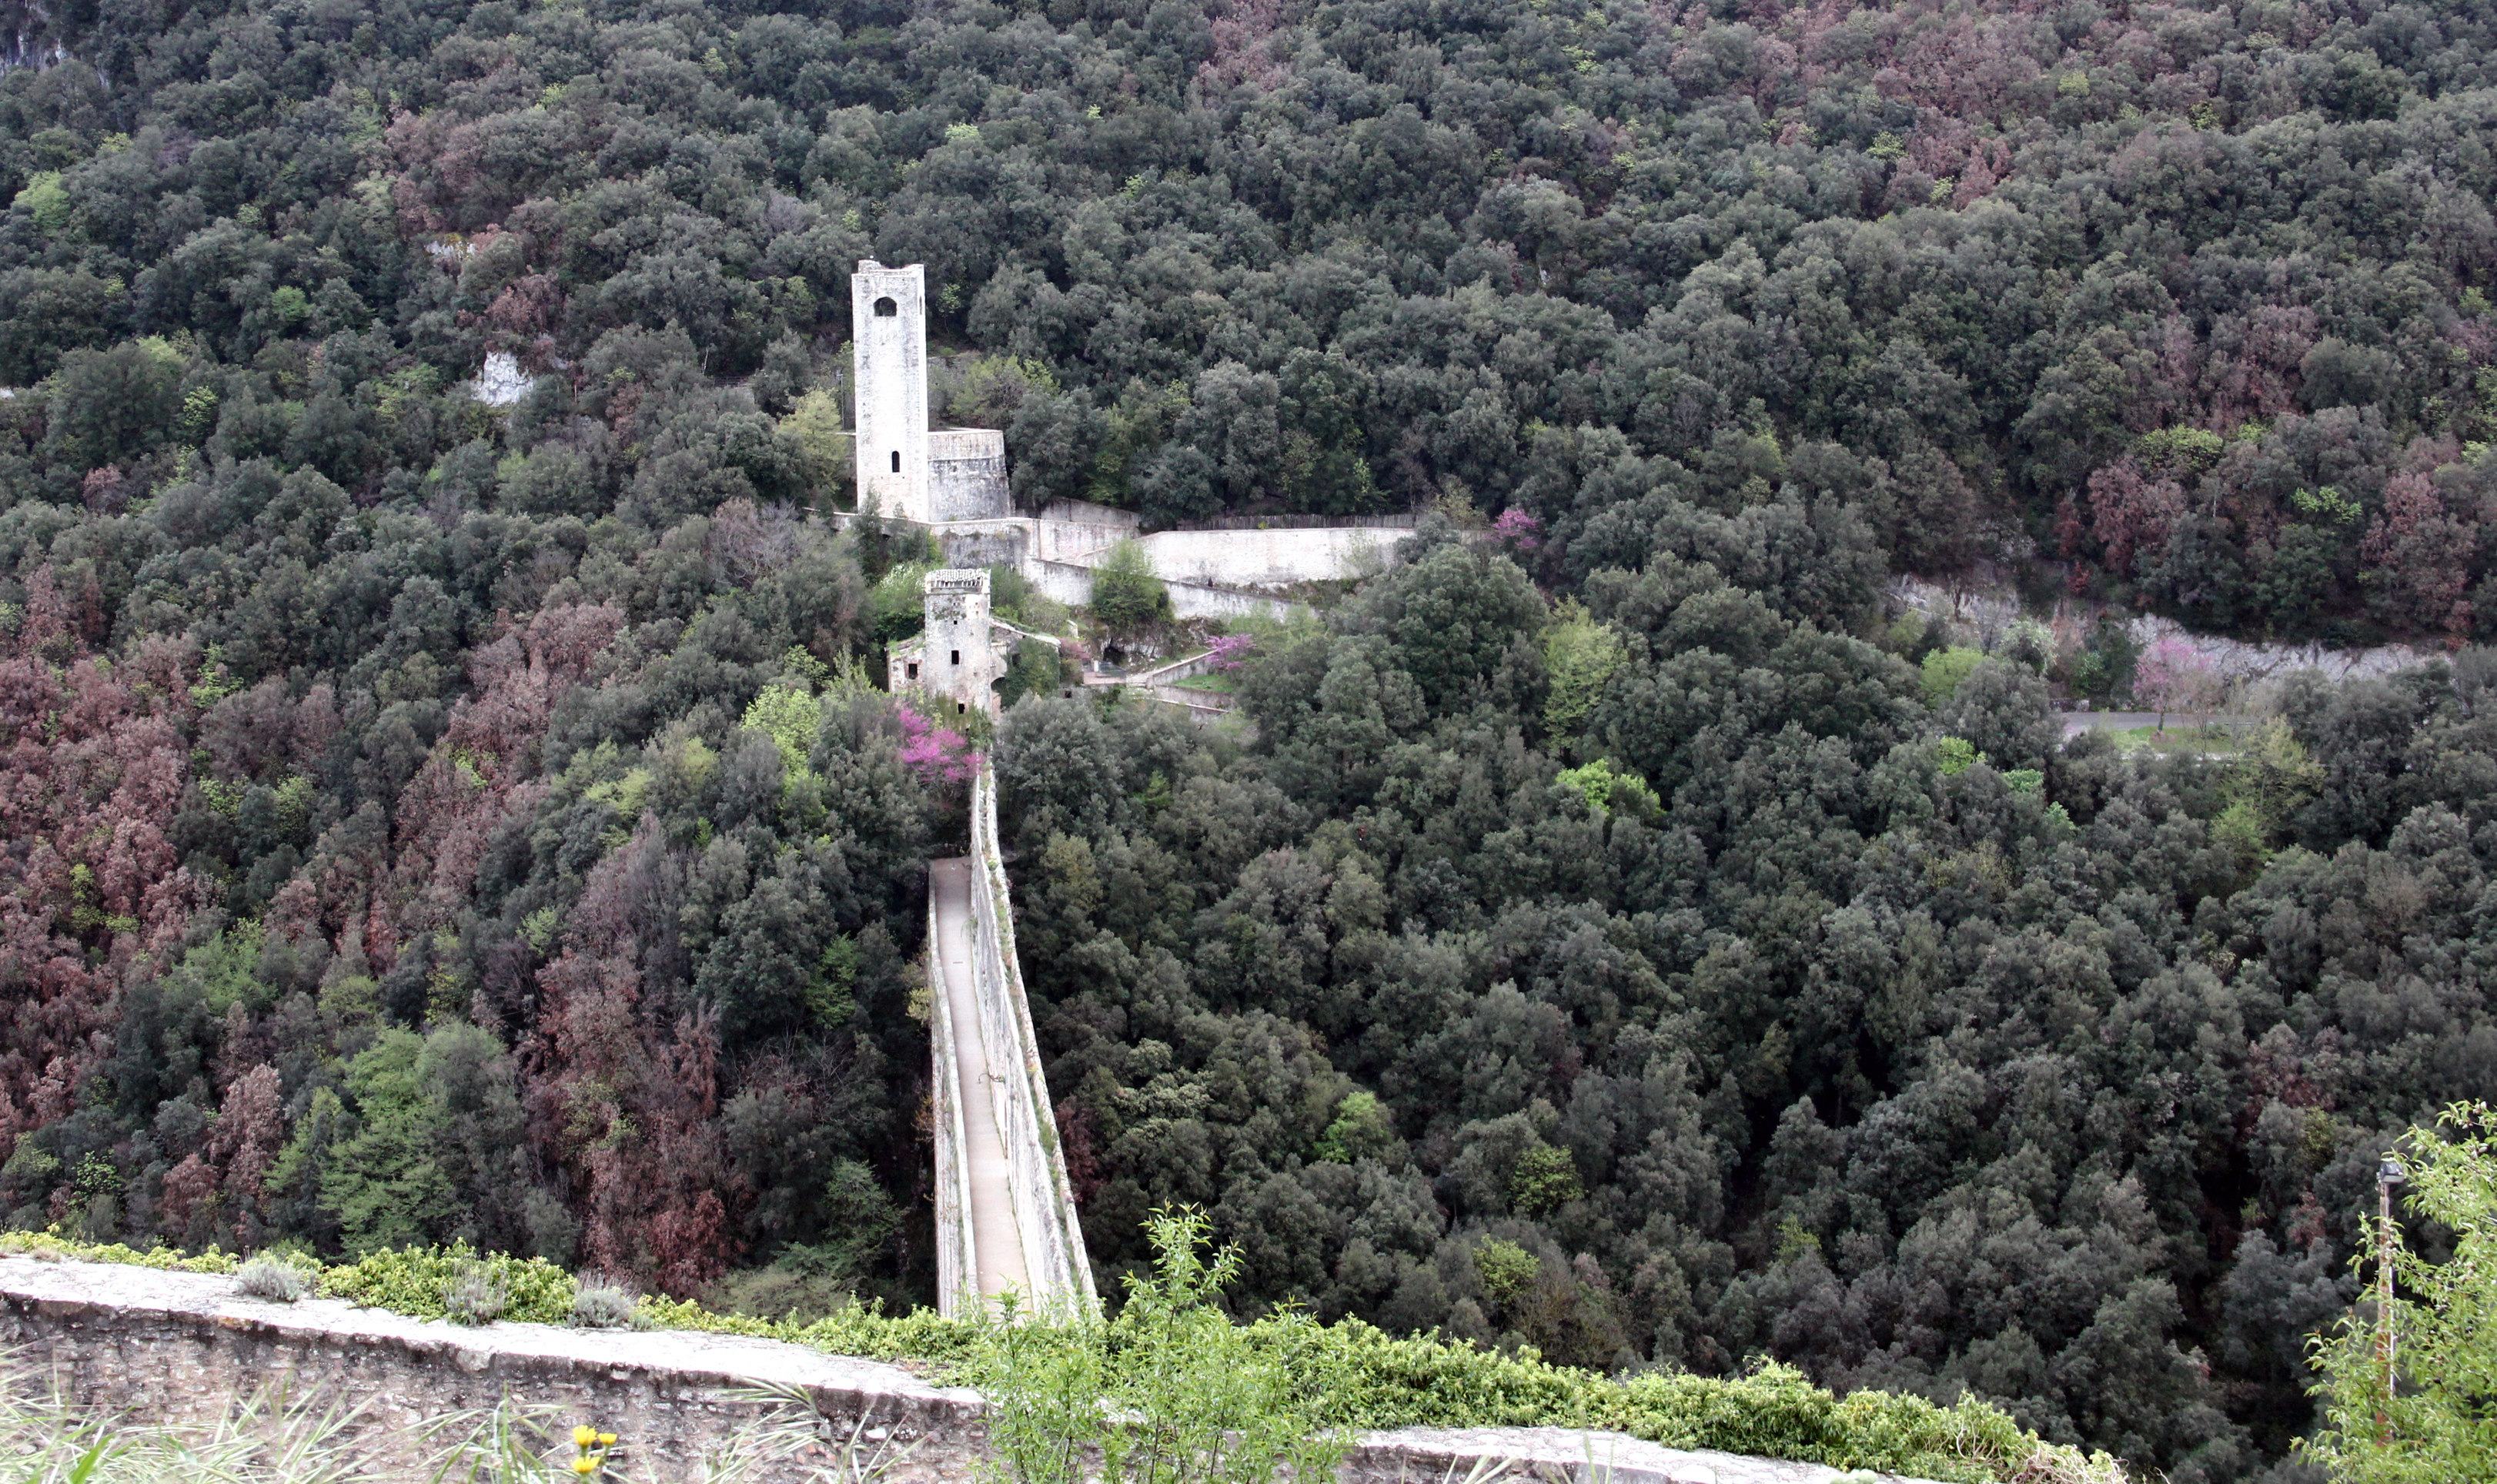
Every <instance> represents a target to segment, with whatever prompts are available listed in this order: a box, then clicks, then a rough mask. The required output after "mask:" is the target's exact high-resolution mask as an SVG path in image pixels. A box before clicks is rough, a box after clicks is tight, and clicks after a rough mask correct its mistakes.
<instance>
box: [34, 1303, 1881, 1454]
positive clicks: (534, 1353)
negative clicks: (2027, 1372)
mask: <svg viewBox="0 0 2497 1484" xmlns="http://www.w3.org/2000/svg"><path fill="white" fill-rule="evenodd" d="M234 1287H235V1285H234V1280H233V1279H227V1278H215V1277H209V1276H207V1275H205V1274H195V1273H157V1272H151V1271H149V1270H147V1269H144V1268H126V1267H106V1266H100V1265H91V1264H86V1263H44V1262H37V1261H34V1260H33V1259H30V1258H24V1257H8V1258H0V1342H4V1343H6V1344H7V1345H8V1346H9V1347H10V1348H11V1349H12V1350H13V1351H14V1352H15V1359H16V1363H17V1366H18V1380H17V1384H19V1385H22V1386H25V1387H28V1388H30V1389H32V1390H35V1391H38V1392H43V1391H50V1390H55V1389H56V1390H57V1391H58V1393H59V1394H60V1395H61V1396H63V1397H65V1398H67V1399H68V1400H70V1401H72V1402H74V1403H78V1404H80V1405H89V1406H94V1407H97V1408H100V1409H104V1410H107V1411H111V1412H117V1413H125V1414H127V1415H128V1416H130V1417H131V1418H132V1419H133V1420H135V1421H141V1422H149V1423H190V1424H203V1425H205V1424H210V1423H213V1422H214V1421H216V1420H217V1419H218V1418H219V1417H221V1416H223V1415H225V1414H226V1412H227V1410H228V1408H230V1407H231V1406H233V1405H235V1403H236V1402H237V1401H238V1400H240V1399H243V1398H247V1397H250V1396H252V1395H253V1394H255V1393H268V1394H277V1393H280V1392H282V1393H284V1394H285V1395H286V1396H287V1397H289V1398H291V1399H293V1400H296V1401H302V1402H310V1403H312V1404H314V1405H331V1404H340V1405H358V1404H362V1405H363V1411H362V1412H361V1413H360V1414H359V1415H358V1418H357V1423H358V1425H359V1426H360V1427H361V1428H363V1429H364V1430H366V1431H367V1432H368V1433H397V1432H400V1431H402V1430H404V1429H406V1428H408V1427H410V1426H413V1425H418V1424H423V1423H426V1422H430V1421H434V1420H436V1419H439V1418H441V1417H443V1416H445V1415H446V1414H448V1413H451V1412H455V1411H459V1410H464V1409H470V1408H484V1407H490V1406H493V1405H496V1404H497V1403H499V1402H501V1401H503V1400H504V1399H506V1398H509V1399H510V1400H511V1401H513V1402H516V1403H519V1404H522V1405H554V1406H558V1407H560V1408H562V1409H563V1413H564V1415H565V1418H566V1420H573V1419H578V1420H580V1421H584V1422H595V1423H596V1424H597V1425H598V1426H599V1427H601V1428H603V1429H605V1430H607V1431H609V1432H613V1433H615V1434H616V1435H617V1436H618V1437H621V1438H622V1439H623V1444H624V1447H625V1449H626V1450H627V1451H625V1452H624V1453H623V1454H622V1455H620V1457H619V1462H623V1461H625V1460H629V1461H630V1462H629V1465H628V1466H627V1471H628V1472H629V1473H630V1474H631V1476H632V1477H633V1478H635V1479H639V1480H646V1481H648V1484H691V1481H693V1480H697V1479H700V1478H701V1477H702V1476H703V1474H702V1468H701V1461H702V1459H703V1457H704V1455H706V1454H707V1453H710V1452H711V1451H713V1450H715V1449H717V1448H718V1447H719V1446H720V1445H721V1444H722V1443H724V1442H726V1441H727V1440H728V1439H729V1437H732V1436H733V1435H734V1434H735V1433H736V1431H737V1430H738V1429H739V1428H740V1427H741V1426H743V1425H744V1424H746V1423H748V1422H750V1421H752V1420H753V1419H755V1418H757V1417H759V1416H760V1415H762V1414H763V1413H764V1412H765V1411H766V1410H767V1408H768V1407H769V1405H770V1404H769V1403H767V1402H766V1401H763V1400H759V1399H757V1398H755V1397H753V1396H751V1395H749V1394H747V1393H749V1392H750V1391H751V1390H752V1389H753V1388H758V1387H772V1388H775V1389H787V1390H794V1392H795V1393H796V1394H797V1395H798V1396H800V1397H803V1398H804V1399H805V1400H806V1403H807V1404H808V1405H812V1406H813V1408H814V1409H815V1411H816V1412H817V1414H818V1415H819V1416H821V1417H822V1418H823V1419H824V1423H825V1426H824V1428H823V1431H824V1433H825V1434H826V1435H828V1436H829V1437H833V1438H834V1439H835V1440H837V1441H838V1440H841V1439H846V1438H848V1437H851V1435H852V1430H853V1429H854V1428H861V1429H862V1430H861V1436H862V1437H864V1438H865V1439H866V1441H867V1443H868V1444H869V1446H881V1447H883V1448H885V1449H887V1450H888V1457H893V1456H898V1462H894V1463H893V1464H892V1466H891V1468H889V1469H888V1470H887V1471H886V1472H885V1473H884V1474H883V1475H882V1477H883V1479H884V1480H886V1481H888V1484H932V1481H936V1480H961V1479H967V1478H976V1477H979V1476H981V1475H980V1466H981V1463H982V1461H983V1455H984V1451H985V1445H986V1433H985V1426H984V1420H983V1419H984V1416H985V1411H986V1407H985V1404H984V1403H983V1402H982V1401H981V1399H980V1397H979V1396H978V1394H977V1393H975V1392H970V1391H966V1390H963V1389H961V1388H959V1387H943V1386H934V1385H931V1384H930V1383H929V1382H927V1381H925V1380H922V1379H920V1378H919V1377H918V1376H915V1375H913V1374H911V1373H909V1372H907V1371H905V1370H903V1369H901V1367H899V1366H890V1365H884V1364H882V1363H879V1362H876V1361H868V1360H852V1359H848V1358H845V1357H842V1356H838V1355H826V1354H823V1353H821V1352H819V1351H815V1350H810V1349H807V1348H806V1347H804V1346H801V1345H793V1344H783V1343H779V1342H774V1341H769V1340H743V1339H737V1338H734V1337H730V1336H720V1335H700V1334H690V1333H687V1332H684V1331H680V1330H665V1331H657V1332H650V1333H640V1334H636V1333H627V1332H622V1331H616V1330H566V1329H555V1328H553V1327H550V1326H547V1325H540V1324H490V1325H486V1326H482V1327H480V1328H475V1329H465V1328H460V1327H458V1326H454V1325H450V1324H442V1323H433V1322H427V1321H423V1320H416V1319H404V1318H400V1317H397V1316H395V1315H392V1314H385V1313H381V1312H378V1311H376V1310H368V1309H357V1308H355V1307H353V1306H351V1305H348V1304H345V1303H342V1302H339V1301H337V1300H331V1299H307V1300H305V1301H303V1302H302V1303H300V1304H291V1305H286V1304H265V1303H259V1302H256V1301H253V1300H250V1299H244V1298H239V1297H237V1295H236V1294H235V1291H234ZM862 1424H864V1426H863V1428H862ZM821 1462H822V1461H821V1460H816V1461H811V1463H810V1465H809V1467H810V1468H811V1467H812V1465H813V1464H819V1463H821ZM1502 1462H1506V1463H1509V1464H1510V1465H1511V1468H1512V1471H1511V1472H1510V1473H1508V1474H1507V1475H1505V1476H1506V1477H1510V1478H1528V1477H1531V1478H1536V1479H1555V1480H1564V1479H1565V1480H1570V1481H1572V1484H1596V1481H1598V1480H1602V1481H1606V1484H1831V1481H1832V1480H1833V1479H1835V1478H1836V1477H1837V1470H1836V1469H1832V1468H1823V1467H1821V1466H1819V1465H1817V1464H1792V1463H1780V1462H1776V1461H1773V1460H1768V1459H1755V1458H1742V1457H1739V1456H1736V1455H1734V1454H1730V1453H1695V1452H1684V1451H1680V1450H1676V1449H1672V1448H1664V1447H1659V1446H1658V1445H1657V1444H1655V1443H1649V1442H1641V1441H1639V1440H1637V1439H1635V1438H1631V1437H1623V1436H1622V1435H1620V1434H1618V1433H1583V1432H1577V1431H1573V1430H1570V1429H1565V1428H1508V1429H1465V1430H1459V1429H1441V1428H1407V1429H1402V1430H1400V1431H1397V1432H1392V1433H1371V1434H1366V1435H1363V1436H1362V1437H1359V1438H1358V1439H1356V1440H1355V1444H1354V1447H1353V1448H1352V1451H1351V1452H1350V1454H1349V1455H1348V1456H1347V1457H1346V1458H1345V1460H1344V1465H1343V1468H1342V1469H1341V1470H1340V1471H1339V1474H1338V1477H1339V1478H1340V1479H1342V1480H1343V1484H1391V1481H1394V1484H1424V1481H1441V1480H1448V1479H1463V1478H1467V1477H1470V1476H1477V1477H1478V1476H1489V1475H1491V1474H1492V1469H1491V1468H1488V1467H1484V1468H1482V1473H1481V1474H1479V1475H1478V1474H1476V1473H1475V1470H1476V1468H1477V1467H1478V1466H1486V1465H1491V1464H1499V1463H1502ZM1529 1469H1532V1470H1533V1471H1532V1472H1531V1473H1530V1472H1528V1470H1529ZM427 1473H428V1466H427V1461H426V1459H425V1457H424V1456H423V1454H422V1452H421V1451H419V1450H411V1449H407V1448H405V1447H403V1446H402V1447H397V1448H392V1449H376V1450H375V1451H374V1453H373V1455H372V1462H371V1467H369V1468H366V1469H365V1470H363V1471H362V1472H360V1473H359V1474H358V1477H359V1478H364V1479H371V1480H375V1481H387V1484H402V1481H403V1484H419V1481H421V1480H424V1479H426V1478H427ZM786 1477H788V1478H790V1479H792V1480H793V1481H794V1480H795V1479H797V1478H800V1477H806V1478H815V1477H819V1475H815V1474H813V1473H811V1472H809V1473H805V1474H799V1473H796V1472H792V1473H791V1474H789V1475H786ZM1911 1484H1912V1481H1911Z"/></svg>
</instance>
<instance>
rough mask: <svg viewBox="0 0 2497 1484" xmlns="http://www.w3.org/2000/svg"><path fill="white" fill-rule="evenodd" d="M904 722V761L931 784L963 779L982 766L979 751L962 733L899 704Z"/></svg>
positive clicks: (896, 713)
mask: <svg viewBox="0 0 2497 1484" xmlns="http://www.w3.org/2000/svg"><path fill="white" fill-rule="evenodd" d="M893 710H894V715H895V716H896V717H897V718H898V719H899V720H900V721H901V765H902V766H903V767H905V768H907V769H909V770H910V771H911V773H913V774H916V775H917V776H918V778H919V781H920V782H922V783H925V784H928V785H929V786H931V787H937V786H940V785H944V784H951V783H961V782H964V781H965V780H966V779H968V778H969V777H970V776H971V774H972V771H973V770H975V769H977V768H978V767H979V766H980V755H979V754H978V753H977V752H974V751H972V750H971V744H970V742H969V741H968V740H967V739H965V738H964V736H963V734H962V733H960V732H957V731H955V730H954V729H953V728H951V727H940V726H938V725H936V724H935V723H934V722H932V721H930V720H929V719H928V718H927V717H925V716H922V715H920V714H919V713H918V712H917V711H915V710H911V709H910V708H909V707H907V706H897V707H895V708H894V709H893Z"/></svg>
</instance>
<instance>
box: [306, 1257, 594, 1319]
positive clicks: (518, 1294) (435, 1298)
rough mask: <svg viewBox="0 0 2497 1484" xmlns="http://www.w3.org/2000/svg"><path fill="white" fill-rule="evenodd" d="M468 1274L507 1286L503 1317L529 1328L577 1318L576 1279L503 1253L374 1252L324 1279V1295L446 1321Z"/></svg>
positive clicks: (551, 1267) (548, 1265) (552, 1267)
mask: <svg viewBox="0 0 2497 1484" xmlns="http://www.w3.org/2000/svg"><path fill="white" fill-rule="evenodd" d="M464 1270H473V1271H477V1272H480V1273H483V1274H485V1275H487V1276H490V1278H492V1279H495V1280H497V1281H499V1282H501V1283H502V1285H503V1291H504V1293H505V1294H506V1295H507V1303H506V1305H505V1308H504V1310H503V1315H502V1316H503V1317H504V1318H506V1319H516V1320H519V1321H521V1322H522V1323H526V1324H562V1323H564V1322H566V1321H567V1320H568V1319H570V1318H571V1316H572V1291H573V1281H572V1275H570V1274H568V1273H566V1272H564V1271H563V1270H562V1269H561V1268H558V1267H556V1266H555V1265H554V1264H553V1263H550V1262H546V1261H543V1260H542V1259H539V1258H535V1257H529V1258H521V1257H510V1256H505V1255H503V1254H502V1253H499V1252H498V1253H494V1254H492V1255H490V1256H485V1257H480V1256H478V1255H477V1254H476V1253H474V1252H471V1251H470V1250H469V1249H468V1248H466V1247H402V1248H400V1249H398V1250H396V1251H390V1252H374V1253H372V1254H371V1255H369V1256H366V1257H361V1258H358V1259H357V1260H356V1261H354V1262H351V1263H343V1264H341V1265H339V1266H337V1267H334V1268H332V1269H330V1270H329V1271H328V1272H326V1273H324V1274H322V1275H321V1291H322V1292H323V1293H325V1294H327V1295H329V1296H330V1297H332V1298H336V1299H347V1300H349V1301H351V1302H354V1303H358V1304H363V1305H366V1306H369V1307H371V1308H374V1309H386V1310H390V1311H391V1312H392V1313H396V1314H406V1315H408V1316H409V1317H410V1318H415V1319H445V1318H449V1317H450V1311H449V1310H448V1308H447V1307H446V1305H445V1301H446V1300H447V1299H448V1297H449V1295H450V1292H451V1285H452V1284H453V1282H454V1281H456V1280H457V1279H458V1278H459V1277H460V1275H461V1273H462V1272H463V1271H464Z"/></svg>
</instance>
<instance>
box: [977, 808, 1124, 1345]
mask: <svg viewBox="0 0 2497 1484" xmlns="http://www.w3.org/2000/svg"><path fill="white" fill-rule="evenodd" d="M971 914H972V926H973V930H974V931H973V940H972V954H971V958H972V968H971V972H972V982H973V985H974V987H975V991H976V994H975V997H976V998H977V1000H978V1002H979V1007H980V1032H981V1036H982V1038H983V1039H984V1040H985V1041H986V1042H987V1043H988V1045H989V1047H990V1048H991V1059H992V1062H993V1064H994V1065H995V1066H996V1068H997V1069H998V1071H999V1073H1000V1075H1001V1082H1000V1084H999V1085H998V1087H997V1088H996V1111H997V1126H998V1132H999V1134H1000V1135H1002V1136H1003V1139H1004V1143H1005V1148H1006V1159H1007V1163H1008V1166H1009V1174H1008V1184H1009V1187H1010V1190H1011V1193H1012V1195H1013V1197H1014V1205H1015V1225H1016V1226H1017V1228H1019V1230H1020V1231H1021V1233H1022V1237H1023V1247H1024V1252H1023V1258H1024V1271H1025V1273H1026V1274H1027V1275H1028V1276H1029V1278H1030V1279H1031V1284H1032V1291H1031V1292H1030V1293H1028V1294H1027V1295H1026V1296H1025V1297H1026V1299H1027V1302H1029V1303H1031V1304H1033V1305H1035V1306H1038V1307H1041V1308H1044V1309H1045V1308H1049V1307H1052V1306H1057V1305H1064V1304H1068V1303H1070V1302H1073V1301H1076V1300H1080V1301H1081V1302H1082V1303H1084V1304H1085V1305H1087V1306H1090V1305H1092V1304H1096V1303H1097V1302H1098V1301H1099V1294H1098V1293H1097V1292H1096V1291H1095V1289H1094V1288H1093V1285H1092V1264H1091V1262H1090V1259H1089V1258H1088V1257H1086V1255H1085V1252H1084V1232H1083V1227H1082V1226H1081V1225H1080V1224H1079V1223H1078V1221H1077V1218H1076V1214H1075V1191H1074V1187H1073V1185H1072V1184H1069V1182H1068V1181H1067V1178H1066V1155H1065V1152H1064V1151H1063V1150H1061V1149H1059V1143H1058V1121H1057V1119H1056V1118H1055V1117H1054V1116H1053V1114H1052V1112H1051V1106H1050V1100H1049V1082H1048V1079H1047V1078H1046V1077H1045V1076H1044V1075H1043V1073H1042V1070H1041V1062H1040V1042H1039V1039H1038V1038H1037V1037H1036V1036H1035V1035H1034V1034H1033V1033H1032V1026H1031V1006H1030V1001H1029V1000H1027V998H1026V997H1025V994H1024V984H1023V964H1022V963H1021V961H1020V959H1019V958H1018V956H1017V954H1016V952H1015V936H1014V903H1013V898H1012V897H1011V896H1010V895H1009V894H1008V891H1007V886H1006V868H1005V856H1004V852H1003V850H1002V849H1001V848H1000V846H999V844H998V840H997V788H996V775H995V774H992V773H991V772H990V770H989V766H988V763H987V761H986V760H985V759H983V760H982V762H981V764H980V770H979V772H978V774H976V775H975V776H974V777H973V779H972V783H971ZM940 1080H941V1079H940ZM940 1256H941V1254H940Z"/></svg>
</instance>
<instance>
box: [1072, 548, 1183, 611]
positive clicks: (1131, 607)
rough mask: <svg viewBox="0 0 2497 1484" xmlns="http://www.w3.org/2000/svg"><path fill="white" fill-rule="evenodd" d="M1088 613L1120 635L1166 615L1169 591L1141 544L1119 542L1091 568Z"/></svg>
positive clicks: (1169, 608) (1169, 606)
mask: <svg viewBox="0 0 2497 1484" xmlns="http://www.w3.org/2000/svg"><path fill="white" fill-rule="evenodd" d="M1092 614H1093V616H1094V617H1097V618H1099V619H1100V620H1101V621H1102V622H1103V623H1106V624H1108V625H1109V626H1110V629H1111V631H1112V632H1114V633H1120V634H1124V633H1130V632H1132V631H1134V630H1136V629H1140V628H1143V627H1144V626H1145V625H1147V624H1149V623H1153V622H1155V621H1157V620H1159V619H1163V618H1167V617H1169V616H1170V614H1171V601H1170V589H1169V588H1168V587H1165V586H1163V585H1162V580H1161V579H1160V578H1158V577H1155V576H1154V562H1153V558H1152V557H1151V556H1148V555H1147V554H1145V549H1144V547H1143V546H1142V545H1141V544H1139V543H1137V542H1135V541H1132V540H1129V541H1122V542H1120V543H1119V544H1118V545H1117V546H1115V547H1112V548H1111V549H1110V554H1109V555H1107V556H1105V557H1103V558H1102V559H1101V565H1099V566H1097V567H1095V568H1093V569H1092Z"/></svg>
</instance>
